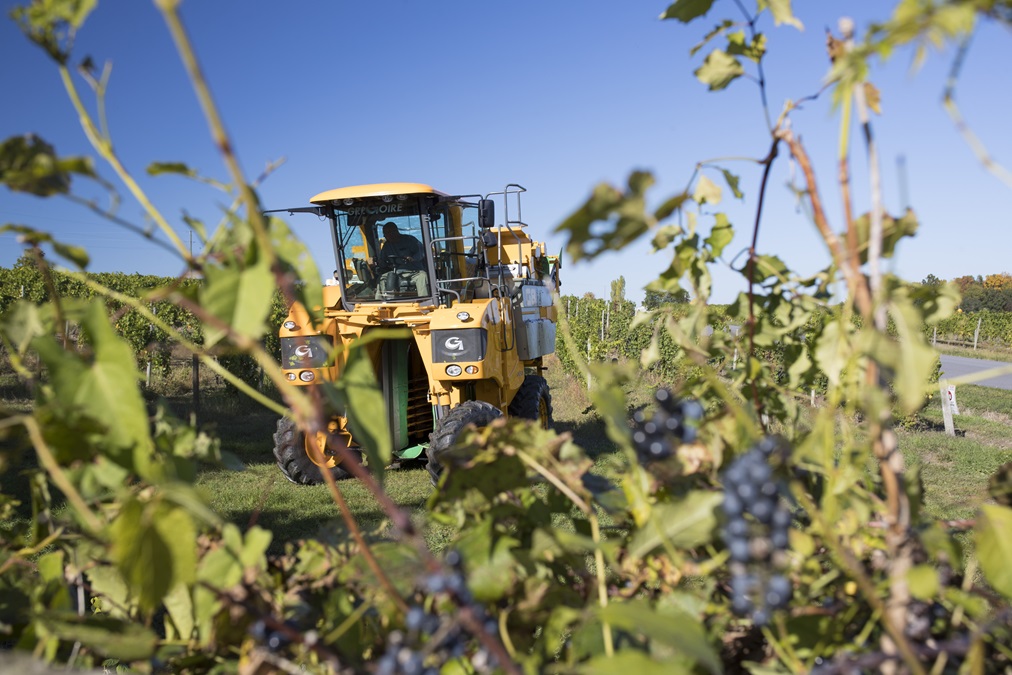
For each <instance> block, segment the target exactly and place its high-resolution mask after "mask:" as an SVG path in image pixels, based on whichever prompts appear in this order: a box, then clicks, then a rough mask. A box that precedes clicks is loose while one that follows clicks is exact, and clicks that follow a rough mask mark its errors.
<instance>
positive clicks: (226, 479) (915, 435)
mask: <svg viewBox="0 0 1012 675" xmlns="http://www.w3.org/2000/svg"><path fill="white" fill-rule="evenodd" d="M547 377H548V379H549V383H550V384H551V387H552V394H553V403H554V409H555V429H556V430H557V431H559V432H568V433H571V434H572V435H573V438H574V440H575V441H576V442H577V443H578V444H579V445H581V446H582V447H583V448H584V449H585V450H586V451H587V453H588V454H589V455H590V456H591V457H593V458H594V459H595V462H596V464H597V470H598V471H599V472H600V473H602V474H605V475H614V472H615V466H616V464H617V463H618V461H617V460H618V457H617V456H616V455H615V454H614V447H613V446H612V444H611V442H610V441H609V440H608V439H607V436H606V434H605V430H604V425H603V423H602V422H601V421H600V419H599V418H598V417H597V416H596V414H595V413H594V411H593V409H592V407H591V405H590V402H589V399H588V397H587V392H586V389H585V387H584V386H583V385H581V384H580V383H579V382H577V381H576V380H574V379H573V378H570V377H568V376H566V375H564V374H563V373H562V370H561V368H560V367H559V366H558V364H557V362H554V363H553V366H552V367H551V368H550V370H549V371H548V372H547ZM652 388H653V387H652V386H651V383H650V382H648V381H642V382H640V383H637V384H636V385H635V386H634V387H633V388H632V391H631V392H630V398H631V400H632V401H633V402H634V403H641V402H643V401H644V400H645V399H646V397H647V396H649V393H650V391H651V390H652ZM173 393H176V392H173ZM0 397H2V400H0V404H3V405H4V406H5V407H7V408H8V409H11V408H14V409H18V410H27V409H29V408H30V401H29V399H28V397H27V392H24V391H23V390H19V389H18V387H17V386H16V385H15V384H14V383H13V382H6V381H4V382H0ZM957 398H958V401H959V405H960V411H961V413H962V414H961V415H959V416H957V417H956V418H955V425H956V429H957V431H958V435H957V436H956V437H950V436H947V435H945V433H944V431H943V430H942V428H943V427H942V415H941V410H940V406H939V403H938V397H937V395H936V397H935V399H934V400H933V401H932V402H931V403H930V404H929V405H928V406H927V407H926V408H925V410H924V411H923V413H922V414H921V416H920V417H919V418H918V422H917V424H915V425H914V426H913V427H911V428H908V429H902V430H900V435H901V441H900V444H901V448H902V449H903V452H904V454H905V456H906V458H907V462H908V464H919V465H920V466H921V469H922V476H923V479H924V483H925V501H926V504H925V507H926V509H927V511H928V512H929V513H930V514H932V515H934V516H938V517H942V518H946V519H959V518H970V517H973V515H974V513H975V511H976V509H977V508H978V507H979V505H980V504H981V503H983V502H984V501H986V500H987V499H988V494H987V483H988V480H989V478H990V477H991V475H992V474H993V473H994V471H995V470H996V469H997V468H998V467H999V466H1001V465H1002V464H1004V463H1005V462H1008V461H1012V392H1007V391H1002V390H997V389H991V388H987V387H978V386H962V387H960V388H959V390H958V392H957ZM166 400H168V401H169V402H170V404H171V405H172V407H173V408H174V409H175V412H176V414H177V415H179V416H181V417H183V418H185V417H186V416H187V415H188V413H189V410H188V409H189V407H190V399H189V396H173V397H171V398H169V399H166ZM202 408H203V410H202V417H203V420H204V424H205V427H206V428H207V429H208V430H209V431H211V432H212V433H213V434H215V435H216V436H218V437H219V438H220V439H221V443H222V448H223V449H224V450H227V451H229V452H232V453H233V454H235V455H236V456H237V457H239V459H241V460H242V461H243V462H244V463H245V464H246V467H247V468H246V470H245V471H242V472H238V473H236V472H231V471H227V470H224V469H212V468H209V469H207V470H206V471H204V472H203V473H202V474H201V475H200V478H199V479H198V485H199V487H200V489H201V490H202V491H203V492H204V493H205V495H206V496H207V499H208V501H209V502H210V504H211V506H212V507H213V508H214V509H215V510H216V511H217V512H218V513H220V514H221V515H222V516H223V517H225V518H227V519H228V520H231V521H232V522H235V523H236V524H238V525H239V526H241V527H246V526H248V525H250V524H252V523H258V524H259V525H261V526H264V527H267V528H269V529H271V530H272V531H273V532H274V533H275V544H274V550H275V551H279V552H280V551H281V550H282V548H283V546H284V543H285V542H288V541H293V540H297V539H300V538H305V537H323V538H328V539H329V538H341V537H343V536H344V534H345V531H344V530H345V526H344V523H343V521H342V519H341V517H340V514H339V513H338V511H337V507H336V506H335V505H334V503H333V501H332V499H331V496H330V494H329V493H328V491H327V489H326V487H325V486H313V487H306V486H297V485H293V484H291V483H289V482H288V481H287V480H286V479H285V478H284V476H283V475H282V474H281V472H280V471H279V470H278V468H277V467H276V466H275V464H274V459H273V455H272V452H271V448H272V439H271V435H272V434H273V432H274V426H275V423H276V421H277V420H276V417H275V415H274V414H273V413H269V412H267V411H265V410H263V409H262V408H260V407H259V406H254V405H253V404H250V403H248V402H244V401H242V400H241V399H240V398H239V397H238V396H236V395H230V394H228V393H227V392H225V391H224V390H220V389H219V390H216V391H211V392H207V393H206V394H205V395H204V398H203V404H202ZM31 464H32V461H31V458H30V453H25V454H24V455H22V457H21V458H20V459H15V462H14V463H13V464H12V465H8V466H7V467H6V470H5V471H4V472H3V473H0V483H2V486H3V488H4V490H5V491H8V492H13V493H15V495H16V496H18V498H20V499H21V500H22V503H23V506H22V513H23V514H24V515H25V516H28V517H30V510H28V511H27V512H25V509H27V508H28V507H29V505H30V498H29V495H28V493H27V485H26V484H25V481H24V479H23V478H21V476H20V470H21V469H25V468H30V465H31ZM384 479H385V482H386V488H387V491H388V493H389V494H390V496H391V497H392V498H393V500H394V502H395V503H397V504H398V505H400V506H401V507H403V508H405V509H407V510H408V511H409V512H410V513H412V514H413V515H414V516H415V517H416V518H417V521H418V522H419V523H420V524H421V523H422V521H423V520H424V519H423V514H424V511H425V502H426V500H427V498H428V496H429V494H430V492H431V488H430V486H429V478H428V474H427V473H426V471H425V469H424V467H423V465H422V464H421V463H413V464H409V465H407V466H404V467H401V468H398V469H392V470H388V471H386V472H384ZM339 486H340V489H341V490H342V492H343V494H344V496H345V498H346V500H347V502H348V503H349V505H350V507H351V509H352V512H353V514H354V515H355V517H356V519H357V520H358V522H359V524H360V527H361V528H362V529H363V531H364V532H365V533H366V535H367V536H370V537H379V536H383V535H384V534H385V533H386V532H387V527H388V524H387V521H386V515H385V514H384V513H383V512H382V510H381V509H380V508H379V505H378V504H377V503H376V501H375V499H374V498H373V497H372V495H371V494H369V493H368V491H367V490H366V489H365V488H364V486H363V485H362V484H360V483H359V482H358V481H355V480H345V481H341V482H340V483H339ZM426 527H428V528H429V529H428V530H427V531H426V536H427V538H428V540H429V543H430V545H431V546H432V547H433V548H434V549H439V548H442V547H443V546H444V545H445V544H446V541H447V539H448V537H450V536H451V532H450V531H449V530H447V529H445V528H442V527H440V526H433V525H427V526H426Z"/></svg>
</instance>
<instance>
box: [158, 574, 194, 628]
mask: <svg viewBox="0 0 1012 675" xmlns="http://www.w3.org/2000/svg"><path fill="white" fill-rule="evenodd" d="M163 603H164V605H165V611H166V612H168V614H169V619H170V620H171V623H167V624H166V630H168V628H169V627H170V626H171V627H172V628H173V629H175V632H176V635H175V636H174V637H175V639H179V640H183V641H189V639H190V636H191V635H192V634H193V628H194V626H195V625H196V623H195V622H194V620H193V597H192V596H191V595H190V588H189V586H187V585H186V584H176V585H175V586H173V587H172V588H171V589H170V590H169V592H168V593H167V594H166V596H165V598H164V600H163ZM168 639H170V640H172V639H173V636H172V635H171V633H170V634H169V635H168Z"/></svg>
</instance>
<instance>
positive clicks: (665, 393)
mask: <svg viewBox="0 0 1012 675" xmlns="http://www.w3.org/2000/svg"><path fill="white" fill-rule="evenodd" d="M654 402H655V405H654V409H653V413H652V414H651V415H650V416H649V417H648V416H647V414H646V413H645V412H644V411H643V410H637V411H636V412H635V413H634V414H633V447H635V448H636V455H637V456H638V457H639V459H640V461H641V462H644V463H646V462H652V461H657V460H660V459H667V458H668V457H670V456H671V455H672V453H673V452H674V451H675V447H676V446H678V445H680V444H682V443H692V442H693V441H695V440H696V430H697V429H698V428H699V423H700V421H701V420H702V419H703V406H702V405H700V403H699V401H694V400H692V399H682V400H679V401H676V400H675V397H674V396H673V395H672V393H671V390H669V389H664V388H660V389H658V390H657V391H656V392H654Z"/></svg>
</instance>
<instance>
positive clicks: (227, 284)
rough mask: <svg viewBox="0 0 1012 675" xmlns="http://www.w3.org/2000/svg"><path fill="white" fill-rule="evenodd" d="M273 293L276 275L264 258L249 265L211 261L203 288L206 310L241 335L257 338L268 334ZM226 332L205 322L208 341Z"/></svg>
mask: <svg viewBox="0 0 1012 675" xmlns="http://www.w3.org/2000/svg"><path fill="white" fill-rule="evenodd" d="M273 294H274V277H273V275H271V270H270V268H269V267H268V266H267V262H266V261H265V260H263V259H260V260H257V261H256V262H254V263H253V264H252V265H249V266H247V267H246V268H245V269H240V268H238V267H236V266H231V265H230V266H222V267H219V266H212V265H209V266H207V267H205V268H204V285H203V286H202V287H201V289H200V291H199V295H200V304H201V305H203V307H204V309H205V310H207V311H208V312H210V313H211V314H213V315H214V316H216V317H217V318H218V319H220V320H221V321H223V322H224V323H226V324H228V325H229V326H230V327H231V329H232V330H233V331H235V332H236V333H238V334H239V335H243V336H246V337H250V338H253V339H259V338H260V337H261V336H262V335H263V334H264V331H265V329H266V319H267V315H268V313H269V312H270V308H271V297H272V296H273ZM226 334H227V331H226V330H225V329H224V328H222V327H219V326H216V325H210V324H205V327H204V344H205V345H206V346H212V345H215V344H217V343H218V342H220V341H221V340H222V339H223V338H224V337H225V336H226Z"/></svg>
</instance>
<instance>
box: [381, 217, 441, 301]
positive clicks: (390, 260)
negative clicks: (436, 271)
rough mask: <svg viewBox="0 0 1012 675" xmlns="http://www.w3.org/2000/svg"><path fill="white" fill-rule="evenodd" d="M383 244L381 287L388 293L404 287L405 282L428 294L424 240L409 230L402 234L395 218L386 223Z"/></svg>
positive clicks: (423, 293)
mask: <svg viewBox="0 0 1012 675" xmlns="http://www.w3.org/2000/svg"><path fill="white" fill-rule="evenodd" d="M383 237H384V240H385V241H384V242H383V248H382V249H380V254H379V269H378V271H379V272H380V273H381V274H382V277H380V289H381V290H382V291H384V292H387V293H393V292H397V291H400V290H401V283H402V282H403V283H405V284H407V286H408V289H413V290H414V291H415V292H416V294H417V295H419V296H423V295H428V285H429V284H428V278H427V277H426V274H425V253H424V251H423V250H422V245H421V243H420V242H419V241H418V240H417V239H415V238H414V237H412V236H411V235H409V234H402V233H401V231H400V230H399V229H397V224H396V223H393V222H387V223H383Z"/></svg>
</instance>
